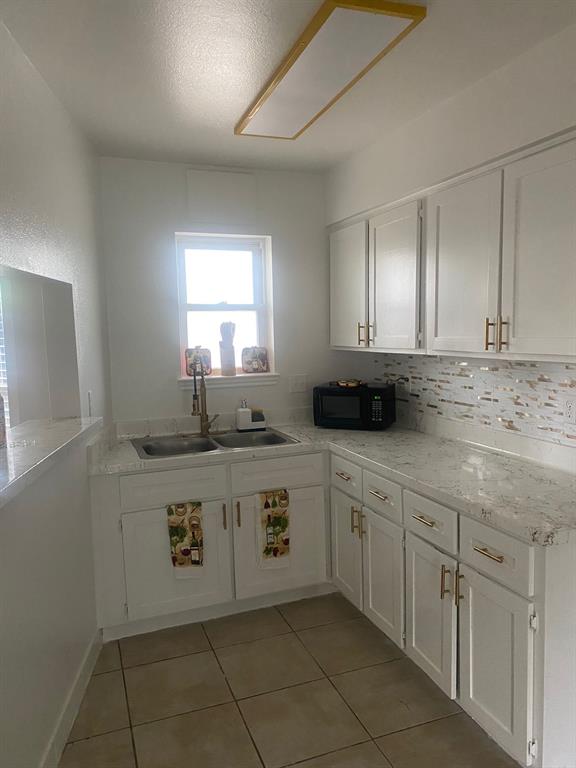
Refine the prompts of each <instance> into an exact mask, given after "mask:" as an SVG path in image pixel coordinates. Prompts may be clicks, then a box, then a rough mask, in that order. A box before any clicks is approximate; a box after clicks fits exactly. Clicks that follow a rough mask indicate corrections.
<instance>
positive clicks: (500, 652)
mask: <svg viewBox="0 0 576 768" xmlns="http://www.w3.org/2000/svg"><path fill="white" fill-rule="evenodd" d="M459 573H460V577H461V578H460V579H459V581H460V585H459V586H460V594H461V595H462V598H461V599H460V601H459V602H460V606H459V614H460V615H459V620H460V704H461V705H462V707H463V708H464V709H465V710H466V711H467V712H468V713H469V714H470V715H471V716H472V717H473V718H474V719H475V720H476V721H477V722H478V723H480V725H481V726H482V727H483V728H485V730H486V731H488V733H489V734H490V735H491V736H492V737H493V738H494V739H495V740H496V741H498V742H499V743H500V744H501V745H502V746H503V747H504V748H505V749H507V750H508V751H509V752H511V754H513V755H514V756H515V757H516V758H517V759H518V760H520V761H521V762H522V764H526V765H530V764H531V763H530V761H531V758H530V756H529V754H528V741H529V740H530V739H531V738H532V730H531V727H532V693H533V664H534V661H533V642H534V641H533V631H532V630H531V629H530V615H531V613H532V610H533V606H532V604H531V603H530V602H529V601H528V600H525V599H524V598H522V597H518V596H517V595H515V594H514V593H512V592H509V591H508V590H507V589H506V588H505V587H501V586H500V585H499V584H495V583H494V582H492V581H490V580H489V579H487V578H485V577H484V576H480V574H479V573H477V572H476V571H473V570H472V569H471V568H468V567H467V566H465V565H461V566H460V570H459Z"/></svg>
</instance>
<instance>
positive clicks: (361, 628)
mask: <svg viewBox="0 0 576 768" xmlns="http://www.w3.org/2000/svg"><path fill="white" fill-rule="evenodd" d="M177 765H189V766H197V767H198V768H262V767H264V768H282V767H283V766H292V765H298V766H300V768H515V767H516V765H517V764H516V763H515V762H514V761H513V760H511V759H510V758H509V757H507V756H506V755H505V754H504V752H502V750H500V749H499V748H498V747H497V746H496V744H494V742H493V741H491V740H490V739H489V738H488V736H486V734H485V733H484V732H483V731H482V730H481V729H480V728H479V727H478V726H477V725H476V724H475V723H474V722H473V721H472V720H470V718H469V717H468V716H467V715H465V714H464V713H463V712H462V711H461V710H460V708H459V707H458V706H457V705H456V704H455V703H454V702H452V701H450V700H449V699H448V698H447V697H446V696H445V695H444V694H443V693H442V692H441V691H440V690H439V689H438V688H437V687H436V686H435V685H434V684H433V683H432V682H431V681H430V680H429V679H428V677H427V676H426V675H425V674H423V673H422V672H421V671H420V670H419V668H418V667H416V666H415V665H414V664H413V663H412V662H411V661H410V660H409V659H408V658H407V657H406V656H405V655H404V654H403V653H402V652H401V651H399V650H398V648H396V646H395V645H394V644H393V643H391V642H390V640H389V639H388V638H387V637H386V636H385V635H383V634H382V633H381V632H380V631H379V630H378V629H376V628H375V627H374V626H373V625H372V624H370V622H368V621H367V620H366V619H365V618H364V617H363V616H362V614H361V613H359V612H358V611H357V610H356V609H355V608H354V607H353V606H352V605H351V604H350V603H348V602H347V601H346V600H345V599H344V598H343V597H341V596H340V595H337V594H335V595H327V596H324V597H317V598H311V599H309V600H300V601H298V602H295V603H289V604H287V605H280V606H278V607H277V608H263V609H261V610H258V611H251V612H249V613H244V614H239V615H237V616H231V617H226V618H223V619H216V620H214V621H209V622H206V623H204V624H190V625H187V626H183V627H176V628H174V629H165V630H162V631H160V632H154V633H151V634H148V635H140V636H138V637H133V638H127V639H125V640H121V641H120V642H119V643H108V644H107V645H105V646H104V648H103V649H102V652H101V654H100V658H99V659H98V663H97V665H96V668H95V670H94V676H93V677H92V679H91V681H90V684H89V686H88V689H87V691H86V696H85V697H84V701H83V703H82V706H81V708H80V712H79V713H78V717H77V719H76V722H75V724H74V727H73V728H72V731H71V733H70V741H69V743H68V744H67V746H66V749H65V750H64V754H63V756H62V760H61V763H60V768H173V766H177Z"/></svg>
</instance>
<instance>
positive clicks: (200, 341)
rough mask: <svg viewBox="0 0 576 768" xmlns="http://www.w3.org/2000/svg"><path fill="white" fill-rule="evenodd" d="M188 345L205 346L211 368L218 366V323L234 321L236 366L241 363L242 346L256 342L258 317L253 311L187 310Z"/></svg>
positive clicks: (249, 345) (250, 345)
mask: <svg viewBox="0 0 576 768" xmlns="http://www.w3.org/2000/svg"><path fill="white" fill-rule="evenodd" d="M187 321H188V323H187V325H188V347H197V346H201V347H207V348H208V349H209V350H210V351H211V353H212V368H214V369H216V370H217V369H219V368H220V367H221V366H220V339H221V334H220V325H221V324H222V323H228V322H231V323H235V325H236V329H235V333H234V350H235V352H236V368H240V367H241V365H242V360H241V355H242V349H243V348H244V347H253V346H256V345H257V344H258V318H257V313H256V312H255V311H243V312H232V311H227V310H222V311H218V310H215V311H207V312H203V311H195V312H188V317H187Z"/></svg>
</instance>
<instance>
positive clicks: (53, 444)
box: [0, 418, 102, 507]
mask: <svg viewBox="0 0 576 768" xmlns="http://www.w3.org/2000/svg"><path fill="white" fill-rule="evenodd" d="M101 426H102V419H100V418H78V419H36V420H32V421H27V422H25V423H24V424H20V425H18V426H17V427H14V428H12V429H9V430H8V435H7V441H6V446H5V447H4V448H0V507H2V506H4V504H6V503H7V502H8V501H10V499H13V498H14V496H16V495H17V494H18V493H20V491H22V490H23V489H24V488H26V487H28V486H29V485H30V484H31V483H33V482H34V481H35V480H36V479H37V478H38V477H39V476H40V475H41V474H43V473H44V472H45V471H47V470H48V469H49V468H50V467H51V466H52V465H53V463H54V461H56V460H57V459H58V456H61V455H62V451H63V450H66V449H69V448H70V447H72V446H73V445H74V444H75V443H77V441H78V440H80V439H83V440H86V439H88V438H89V437H91V436H92V435H93V434H95V433H96V432H98V430H99V429H100V428H101Z"/></svg>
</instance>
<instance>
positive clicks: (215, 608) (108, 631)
mask: <svg viewBox="0 0 576 768" xmlns="http://www.w3.org/2000/svg"><path fill="white" fill-rule="evenodd" d="M335 591H336V587H335V586H334V585H333V584H331V583H330V582H324V583H322V584H313V585H312V586H309V587H301V588H299V589H290V590H287V591H284V592H272V593H270V594H266V595H259V596H258V597H250V598H247V599H244V600H231V601H230V602H227V603H220V604H219V605H209V606H207V607H206V608H197V609H195V610H192V611H183V612H181V613H170V614H166V615H164V616H155V617H154V618H153V619H139V620H137V621H127V622H126V623H125V624H117V625H115V626H113V627H104V629H103V630H102V632H103V636H104V642H109V641H110V640H119V639H120V638H122V637H132V635H140V634H142V633H144V632H155V631H156V630H158V629H167V628H168V627H179V626H181V625H182V624H194V623H196V622H199V621H208V620H209V619H220V618H222V617H223V616H232V615H233V614H235V613H243V612H244V611H254V610H256V609H257V608H268V607H269V606H271V605H279V604H281V603H289V602H291V601H292V600H302V599H303V598H306V597H315V596H317V595H326V594H329V593H330V592H335Z"/></svg>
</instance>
